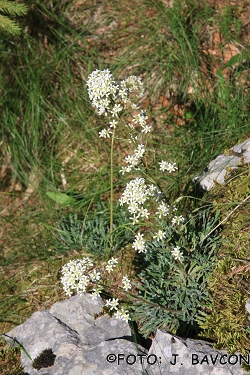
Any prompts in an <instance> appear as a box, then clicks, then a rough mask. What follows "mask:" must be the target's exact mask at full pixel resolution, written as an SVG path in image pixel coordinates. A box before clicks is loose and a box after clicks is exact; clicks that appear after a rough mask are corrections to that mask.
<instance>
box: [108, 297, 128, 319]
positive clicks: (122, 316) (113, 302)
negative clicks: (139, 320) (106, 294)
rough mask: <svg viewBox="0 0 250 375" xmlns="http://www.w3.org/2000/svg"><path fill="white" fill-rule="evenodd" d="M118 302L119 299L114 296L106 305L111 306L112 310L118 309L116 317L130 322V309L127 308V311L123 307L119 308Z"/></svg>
mask: <svg viewBox="0 0 250 375" xmlns="http://www.w3.org/2000/svg"><path fill="white" fill-rule="evenodd" d="M118 304H119V302H118V299H115V298H113V299H112V300H111V299H109V300H107V301H106V305H105V306H107V307H109V308H110V310H116V313H115V317H116V319H122V320H125V321H126V322H128V320H129V319H130V318H129V315H128V311H127V310H126V311H125V310H124V309H123V308H122V309H121V310H118Z"/></svg>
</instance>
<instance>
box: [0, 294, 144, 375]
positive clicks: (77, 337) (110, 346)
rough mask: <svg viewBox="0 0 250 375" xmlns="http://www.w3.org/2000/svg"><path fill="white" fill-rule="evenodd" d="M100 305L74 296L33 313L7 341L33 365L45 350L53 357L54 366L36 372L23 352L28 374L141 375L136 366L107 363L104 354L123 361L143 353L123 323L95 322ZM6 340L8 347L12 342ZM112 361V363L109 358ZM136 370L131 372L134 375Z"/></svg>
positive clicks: (88, 297) (101, 319)
mask: <svg viewBox="0 0 250 375" xmlns="http://www.w3.org/2000/svg"><path fill="white" fill-rule="evenodd" d="M103 306H104V303H103V301H102V299H101V298H100V297H99V298H98V299H97V300H93V299H92V298H91V295H90V294H83V295H82V296H80V295H76V296H74V297H71V298H70V299H68V300H65V301H62V302H57V303H55V304H54V305H53V306H52V307H51V309H50V310H42V311H38V312H35V313H34V314H33V315H32V316H31V317H30V318H29V319H28V320H27V321H26V322H25V323H23V324H22V325H20V326H18V327H15V328H14V329H13V330H12V331H10V332H9V333H8V336H10V337H13V338H14V337H15V338H16V339H17V340H18V341H19V343H21V344H22V345H23V347H24V348H25V350H26V351H27V352H28V354H29V355H30V356H31V358H32V360H34V359H35V358H36V357H37V356H38V355H39V354H41V352H42V351H43V350H44V349H52V351H53V353H54V354H55V355H56V358H55V362H54V365H53V366H51V367H47V368H41V369H40V370H36V369H34V368H33V367H32V361H31V360H30V359H29V358H28V357H27V355H25V353H24V352H23V351H22V353H21V363H22V366H24V368H25V371H26V372H27V373H29V375H36V374H39V375H94V374H95V375H111V374H116V373H117V371H118V370H119V374H121V375H125V374H126V375H132V374H135V372H136V373H138V374H140V373H141V371H142V370H141V369H142V367H141V365H140V364H139V363H135V364H134V365H133V366H128V365H127V364H126V362H124V361H121V362H120V364H119V366H118V364H117V361H116V360H115V361H114V362H113V363H109V362H108V361H107V355H109V354H112V353H114V354H118V353H124V355H125V356H128V355H129V354H131V353H134V354H135V355H136V354H137V353H138V351H139V352H142V353H145V349H144V348H143V347H141V346H140V345H139V346H138V350H137V348H136V345H135V344H134V343H133V339H132V336H131V330H130V327H129V325H128V323H126V322H125V321H122V320H117V319H115V318H110V317H109V316H107V315H103V316H101V317H98V318H97V319H94V314H95V313H97V314H98V313H100V310H101V308H102V307H103ZM4 338H5V339H6V341H8V342H9V343H10V344H11V343H13V341H12V340H11V339H7V338H6V336H4ZM113 358H115V357H114V356H113ZM134 371H135V372H134Z"/></svg>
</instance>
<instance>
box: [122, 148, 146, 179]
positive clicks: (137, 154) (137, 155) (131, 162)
mask: <svg viewBox="0 0 250 375" xmlns="http://www.w3.org/2000/svg"><path fill="white" fill-rule="evenodd" d="M145 151H146V150H145V146H144V145H143V144H140V145H138V147H137V149H136V150H134V154H133V155H128V156H127V157H126V158H125V161H126V163H127V164H128V166H126V167H124V166H123V167H122V169H121V170H120V171H119V172H121V173H122V174H123V175H124V173H125V172H130V171H131V170H132V168H136V167H137V169H139V167H138V164H139V163H140V160H141V158H142V157H143V155H144V153H145Z"/></svg>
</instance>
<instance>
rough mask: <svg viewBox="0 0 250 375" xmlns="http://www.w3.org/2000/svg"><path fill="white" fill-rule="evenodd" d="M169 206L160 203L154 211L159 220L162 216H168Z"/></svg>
mask: <svg viewBox="0 0 250 375" xmlns="http://www.w3.org/2000/svg"><path fill="white" fill-rule="evenodd" d="M169 212H170V210H169V206H167V205H166V204H165V203H164V202H162V203H161V204H160V205H159V206H158V207H157V211H156V215H158V216H159V219H161V217H162V216H167V215H168V214H169Z"/></svg>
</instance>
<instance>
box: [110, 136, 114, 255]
mask: <svg viewBox="0 0 250 375" xmlns="http://www.w3.org/2000/svg"><path fill="white" fill-rule="evenodd" d="M114 139H115V129H114V130H113V133H112V137H111V148H110V229H109V231H110V251H112V249H113V234H112V232H113V208H114V164H113V163H114Z"/></svg>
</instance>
